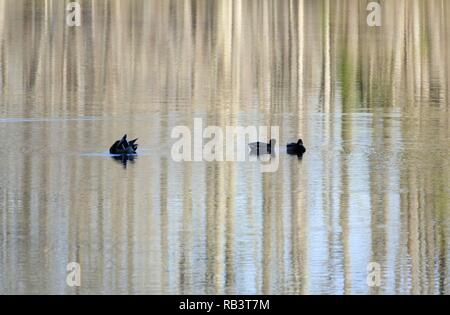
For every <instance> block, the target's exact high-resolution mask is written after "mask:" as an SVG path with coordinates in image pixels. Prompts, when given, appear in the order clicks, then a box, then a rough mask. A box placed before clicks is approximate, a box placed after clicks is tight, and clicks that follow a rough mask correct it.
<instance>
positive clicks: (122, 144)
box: [118, 134, 128, 150]
mask: <svg viewBox="0 0 450 315" xmlns="http://www.w3.org/2000/svg"><path fill="white" fill-rule="evenodd" d="M118 147H119V148H120V149H122V150H126V149H127V147H128V142H127V135H126V134H125V135H124V136H123V137H122V139H120V141H119V144H118Z"/></svg>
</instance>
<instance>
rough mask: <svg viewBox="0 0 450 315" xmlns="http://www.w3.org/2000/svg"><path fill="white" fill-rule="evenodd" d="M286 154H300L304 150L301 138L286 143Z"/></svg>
mask: <svg viewBox="0 0 450 315" xmlns="http://www.w3.org/2000/svg"><path fill="white" fill-rule="evenodd" d="M286 152H287V154H295V155H302V154H303V153H305V152H306V148H305V147H304V146H303V140H302V139H298V141H297V143H288V145H287V150H286Z"/></svg>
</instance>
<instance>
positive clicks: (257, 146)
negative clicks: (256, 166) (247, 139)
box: [248, 139, 276, 155]
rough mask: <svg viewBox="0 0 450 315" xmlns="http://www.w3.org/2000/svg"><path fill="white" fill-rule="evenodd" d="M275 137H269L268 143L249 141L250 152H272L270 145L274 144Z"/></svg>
mask: <svg viewBox="0 0 450 315" xmlns="http://www.w3.org/2000/svg"><path fill="white" fill-rule="evenodd" d="M275 142H276V140H275V139H270V141H269V143H265V142H252V143H249V144H248V146H249V147H250V153H254V154H257V155H260V154H272V146H275Z"/></svg>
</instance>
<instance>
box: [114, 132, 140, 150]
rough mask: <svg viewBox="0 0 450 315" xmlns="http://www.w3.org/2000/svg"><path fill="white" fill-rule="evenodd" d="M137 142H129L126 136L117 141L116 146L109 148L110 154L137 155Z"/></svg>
mask: <svg viewBox="0 0 450 315" xmlns="http://www.w3.org/2000/svg"><path fill="white" fill-rule="evenodd" d="M136 140H137V138H136V139H134V140H131V141H127V135H126V134H125V135H124V136H123V137H122V139H120V140H117V141H116V142H114V144H113V145H112V146H111V148H109V153H111V154H136V150H137V147H138V145H137V143H135V142H136Z"/></svg>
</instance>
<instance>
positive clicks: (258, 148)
mask: <svg viewBox="0 0 450 315" xmlns="http://www.w3.org/2000/svg"><path fill="white" fill-rule="evenodd" d="M275 143H276V140H275V139H270V141H269V143H265V142H252V143H249V144H248V145H249V147H250V152H251V153H256V154H257V155H260V154H271V153H272V147H274V146H275ZM286 152H287V154H292V155H298V156H301V155H303V153H305V152H306V148H305V146H304V145H303V140H302V139H298V141H297V142H296V143H288V144H287V146H286Z"/></svg>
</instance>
